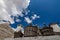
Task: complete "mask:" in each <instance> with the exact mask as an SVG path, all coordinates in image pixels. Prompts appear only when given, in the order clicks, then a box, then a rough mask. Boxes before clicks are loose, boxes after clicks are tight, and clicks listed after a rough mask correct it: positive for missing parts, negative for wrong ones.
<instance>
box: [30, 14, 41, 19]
mask: <svg viewBox="0 0 60 40" xmlns="http://www.w3.org/2000/svg"><path fill="white" fill-rule="evenodd" d="M31 17H32V20H35V19H36V18H40V16H37V15H36V14H34V15H33V16H31Z"/></svg>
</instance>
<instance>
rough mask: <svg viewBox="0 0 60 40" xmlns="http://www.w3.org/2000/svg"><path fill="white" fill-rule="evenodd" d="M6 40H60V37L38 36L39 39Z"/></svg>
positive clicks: (17, 39) (8, 39)
mask: <svg viewBox="0 0 60 40" xmlns="http://www.w3.org/2000/svg"><path fill="white" fill-rule="evenodd" d="M5 40H60V36H56V35H55V36H38V37H22V38H15V39H14V38H7V39H5Z"/></svg>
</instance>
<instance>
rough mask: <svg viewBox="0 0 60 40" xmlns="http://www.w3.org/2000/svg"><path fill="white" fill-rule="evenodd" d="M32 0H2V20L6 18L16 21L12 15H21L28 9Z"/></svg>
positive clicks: (0, 12) (0, 7)
mask: <svg viewBox="0 0 60 40" xmlns="http://www.w3.org/2000/svg"><path fill="white" fill-rule="evenodd" d="M29 2H30V0H0V20H6V21H9V22H10V23H14V19H13V18H11V16H16V17H17V16H18V15H19V16H21V17H23V16H24V15H23V14H22V11H23V9H26V8H27V7H28V5H29Z"/></svg>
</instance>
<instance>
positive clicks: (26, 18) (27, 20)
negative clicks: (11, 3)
mask: <svg viewBox="0 0 60 40" xmlns="http://www.w3.org/2000/svg"><path fill="white" fill-rule="evenodd" d="M24 18H25V21H26V22H27V23H28V24H29V23H32V20H31V19H30V18H29V17H24Z"/></svg>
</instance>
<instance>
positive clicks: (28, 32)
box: [24, 25, 41, 37]
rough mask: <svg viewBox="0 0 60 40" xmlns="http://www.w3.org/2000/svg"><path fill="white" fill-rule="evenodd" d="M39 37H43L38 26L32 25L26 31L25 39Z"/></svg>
mask: <svg viewBox="0 0 60 40" xmlns="http://www.w3.org/2000/svg"><path fill="white" fill-rule="evenodd" d="M38 35H41V32H40V30H39V29H38V27H37V26H32V25H30V26H27V27H26V28H25V30H24V37H33V36H38Z"/></svg>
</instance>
